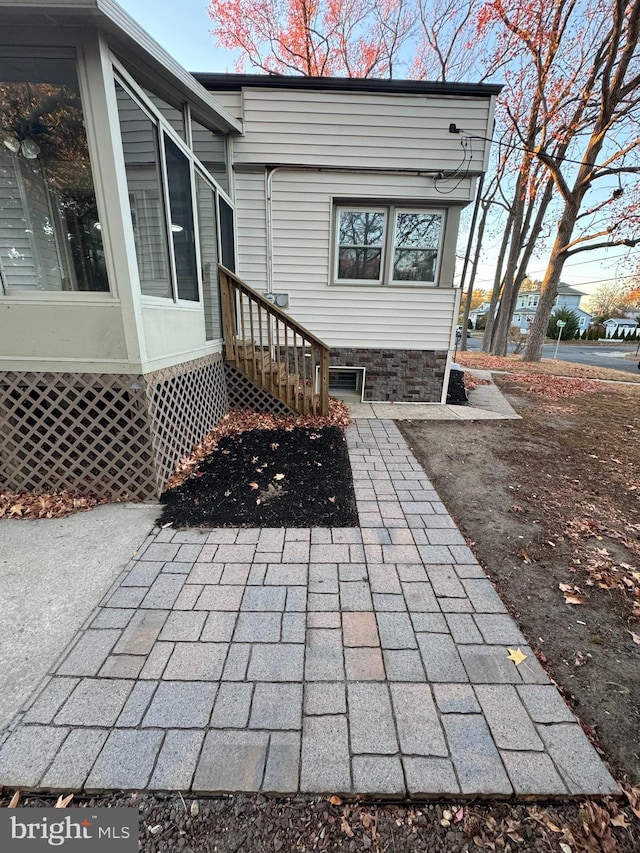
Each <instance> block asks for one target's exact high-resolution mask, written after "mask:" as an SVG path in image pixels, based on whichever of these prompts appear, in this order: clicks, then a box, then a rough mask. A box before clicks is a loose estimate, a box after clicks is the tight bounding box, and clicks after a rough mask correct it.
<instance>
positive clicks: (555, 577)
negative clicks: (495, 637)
mask: <svg viewBox="0 0 640 853" xmlns="http://www.w3.org/2000/svg"><path fill="white" fill-rule="evenodd" d="M508 361H509V363H510V368H509V369H511V364H512V363H513V360H512V359H508ZM543 364H544V363H543ZM536 368H538V369H539V368H540V365H536ZM497 383H498V384H499V386H500V387H501V389H502V390H503V392H504V393H505V394H506V395H507V396H508V398H509V401H510V402H511V404H512V405H513V406H514V408H515V409H516V411H518V413H519V414H521V415H522V418H523V419H522V421H500V422H495V421H493V422H476V423H473V422H463V423H447V424H446V425H444V424H441V423H435V422H406V421H405V422H400V423H398V426H399V428H400V429H401V430H402V432H403V434H404V435H405V437H406V438H407V441H408V443H409V444H410V446H411V447H412V449H413V451H414V453H415V454H416V456H417V457H418V459H419V460H420V462H421V463H422V465H423V466H424V468H425V470H426V471H427V472H428V474H429V475H430V476H431V478H432V480H433V482H434V484H435V487H436V488H437V490H438V491H439V493H440V495H441V497H442V499H443V500H444V502H445V504H446V505H447V508H448V509H449V511H450V512H451V514H452V515H453V517H454V518H455V520H456V522H457V523H458V524H459V526H460V529H461V530H462V532H463V533H464V534H465V536H466V537H467V539H468V541H469V543H470V545H471V547H472V548H473V550H474V551H475V553H476V555H477V556H478V558H479V559H480V561H481V562H482V563H483V565H484V566H485V567H486V569H487V571H488V573H489V575H490V576H491V578H492V579H493V580H494V582H495V583H496V585H497V587H498V589H499V591H500V594H501V596H502V598H503V600H504V601H505V603H506V604H507V605H508V607H509V608H510V609H511V611H512V613H513V614H514V615H515V617H516V619H517V620H518V622H519V624H520V626H521V627H522V630H523V631H524V633H525V635H526V636H527V638H528V640H529V641H530V642H531V644H532V646H533V647H534V648H536V649H537V650H538V652H539V655H540V658H541V660H542V661H543V662H544V663H545V665H546V667H547V669H548V671H549V673H550V674H551V676H552V677H553V678H554V679H555V680H556V681H557V682H558V684H559V685H560V687H561V689H562V691H563V693H564V695H565V697H566V698H567V699H568V701H569V702H570V704H571V705H572V706H573V707H574V709H575V710H576V712H577V714H578V716H579V717H580V719H581V721H582V723H583V724H584V726H585V728H586V730H587V731H588V732H589V733H590V734H591V735H592V737H593V738H594V740H595V742H596V744H599V745H600V746H601V747H602V748H603V750H604V754H605V756H606V757H607V758H608V759H609V761H610V762H611V764H612V766H613V769H614V773H617V775H618V778H622V779H623V780H626V781H627V782H628V783H629V782H630V783H632V784H638V780H640V618H639V617H640V458H639V455H638V449H639V448H640V420H639V418H638V412H639V408H640V388H638V387H635V386H632V385H626V386H623V385H609V384H607V385H602V384H601V383H597V382H591V381H588V380H586V381H585V380H571V379H557V378H552V377H549V376H546V377H545V376H541V375H540V373H537V374H533V375H530V376H526V377H525V376H521V375H508V376H506V377H499V378H497ZM596 849H597V848H596Z"/></svg>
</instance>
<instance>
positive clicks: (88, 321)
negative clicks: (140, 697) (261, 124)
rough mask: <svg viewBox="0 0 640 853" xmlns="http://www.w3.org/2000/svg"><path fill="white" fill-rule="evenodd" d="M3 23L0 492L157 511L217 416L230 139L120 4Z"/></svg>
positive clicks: (26, 7)
mask: <svg viewBox="0 0 640 853" xmlns="http://www.w3.org/2000/svg"><path fill="white" fill-rule="evenodd" d="M0 15H1V16H2V22H3V26H2V30H1V31H0V42H1V46H0V279H1V293H0V462H1V470H0V490H3V489H10V490H17V489H25V488H26V489H40V488H74V487H81V488H82V489H84V490H90V491H94V492H96V493H98V494H101V495H104V496H108V497H131V498H150V497H154V496H156V495H157V494H158V491H159V489H160V488H161V487H162V485H163V483H164V482H165V481H166V478H167V476H168V475H169V473H170V471H171V469H172V467H173V465H174V463H175V461H176V459H177V458H179V456H180V455H181V454H183V453H184V452H187V451H188V450H189V449H190V448H191V446H192V445H193V444H194V443H195V442H196V441H199V440H201V438H202V437H203V435H204V434H205V433H206V432H207V431H208V430H209V429H211V428H212V427H213V426H214V424H215V423H216V422H217V420H218V419H219V418H220V417H221V415H222V414H224V412H225V411H226V410H227V408H228V394H227V386H226V382H225V377H224V370H223V363H222V355H221V337H222V336H221V325H220V305H219V295H218V294H219V291H218V275H217V271H218V263H219V262H222V263H223V264H224V265H225V266H226V267H228V268H229V269H230V270H234V268H235V258H234V251H235V250H234V209H233V203H232V200H231V196H230V176H229V171H230V170H229V158H228V138H229V134H234V133H237V132H238V131H239V130H240V125H239V123H238V122H237V121H236V120H235V119H233V118H232V117H231V116H230V115H229V114H228V113H227V112H226V111H225V110H224V108H222V107H221V106H220V105H219V104H217V103H216V101H215V99H214V98H213V97H212V96H211V95H210V94H209V93H208V92H206V91H205V90H204V89H203V88H202V87H201V86H200V85H199V84H198V83H196V81H195V80H194V79H193V78H192V77H191V76H190V75H188V74H187V73H186V72H185V71H184V70H183V69H181V68H180V67H179V66H178V65H177V64H176V63H175V62H174V61H173V60H172V59H171V57H170V56H168V55H166V54H164V53H163V52H162V51H161V50H160V49H159V48H158V47H157V45H153V49H147V45H148V42H149V40H148V37H147V36H146V34H145V33H144V32H143V31H141V30H139V29H138V28H137V27H136V25H135V24H134V23H133V22H132V21H131V20H130V19H129V18H127V17H126V16H123V15H122V12H121V10H120V9H119V7H117V6H116V5H115V4H111V3H105V2H101V0H90V2H89V0H88V1H87V2H79V3H75V4H74V6H73V9H69V8H64V7H62V6H61V7H56V5H55V4H51V3H45V2H43V3H28V4H20V5H17V4H9V3H6V2H0Z"/></svg>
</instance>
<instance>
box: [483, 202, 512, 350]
mask: <svg viewBox="0 0 640 853" xmlns="http://www.w3.org/2000/svg"><path fill="white" fill-rule="evenodd" d="M512 228H513V213H512V212H510V213H509V216H508V218H507V224H506V226H505V229H504V234H503V236H502V244H501V246H500V252H499V254H498V260H497V262H496V273H495V276H494V279H493V292H492V293H491V302H490V304H489V311H488V312H487V322H486V325H485V327H484V335H483V336H482V352H491V338H492V335H493V324H494V321H495V317H496V309H497V307H498V303H499V301H500V296H501V293H502V265H503V264H504V257H505V255H506V254H507V248H508V247H509V237H510V235H511V230H512Z"/></svg>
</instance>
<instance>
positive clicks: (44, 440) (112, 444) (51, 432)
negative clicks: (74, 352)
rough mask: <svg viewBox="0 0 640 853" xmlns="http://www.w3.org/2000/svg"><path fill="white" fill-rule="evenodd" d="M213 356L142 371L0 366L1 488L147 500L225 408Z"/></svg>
mask: <svg viewBox="0 0 640 853" xmlns="http://www.w3.org/2000/svg"><path fill="white" fill-rule="evenodd" d="M228 408H229V405H228V399H227V389H226V383H225V378H224V367H223V363H222V356H221V355H220V354H219V353H216V354H213V355H210V356H206V357H205V358H200V359H197V360H194V361H190V362H185V363H184V364H179V365H174V366H172V367H168V368H163V369H162V370H157V371H154V372H153V373H148V374H144V375H137V376H136V375H134V376H130V375H126V374H93V373H44V372H42V373H39V372H27V371H20V372H18V371H7V372H2V373H0V491H4V490H7V491H46V490H62V489H69V490H78V491H82V492H89V493H92V494H94V495H96V496H97V497H101V498H106V499H108V500H117V499H129V500H155V499H156V498H157V497H158V495H159V494H160V492H161V491H162V488H163V486H164V484H165V483H166V482H167V479H168V478H169V476H170V474H171V471H172V469H173V466H174V465H175V463H176V462H177V460H178V459H179V458H180V457H181V456H183V455H184V454H185V453H188V452H189V451H190V450H191V448H192V447H193V445H194V444H196V443H197V442H199V441H201V440H202V439H203V438H204V436H205V435H206V434H207V433H208V432H209V431H210V430H211V429H212V428H213V427H214V426H215V424H216V423H217V422H218V420H220V418H221V417H222V416H223V415H224V414H225V413H226V411H227V410H228Z"/></svg>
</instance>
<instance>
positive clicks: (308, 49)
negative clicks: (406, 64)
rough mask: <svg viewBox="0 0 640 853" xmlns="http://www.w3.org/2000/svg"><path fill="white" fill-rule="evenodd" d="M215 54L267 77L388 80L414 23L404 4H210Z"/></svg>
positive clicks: (301, 0) (314, 0) (399, 0)
mask: <svg viewBox="0 0 640 853" xmlns="http://www.w3.org/2000/svg"><path fill="white" fill-rule="evenodd" d="M209 16H210V17H211V19H212V20H213V22H214V24H215V29H214V35H215V36H216V39H217V41H218V44H220V45H221V46H222V47H226V48H229V49H231V50H235V51H238V52H239V55H238V60H237V66H238V70H244V69H246V66H247V64H248V65H249V66H251V67H253V68H254V69H257V70H259V71H264V72H266V73H267V74H302V75H305V76H308V77H325V76H345V77H377V78H388V77H392V76H394V71H395V68H396V65H397V64H398V63H399V61H400V54H401V51H402V48H403V46H404V44H405V43H406V41H407V40H408V38H409V37H410V34H411V32H412V28H413V25H414V22H415V8H414V6H413V5H412V4H411V3H409V2H407V0H259V2H256V0H211V2H210V6H209Z"/></svg>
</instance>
